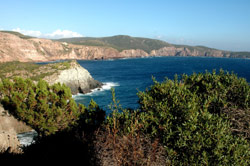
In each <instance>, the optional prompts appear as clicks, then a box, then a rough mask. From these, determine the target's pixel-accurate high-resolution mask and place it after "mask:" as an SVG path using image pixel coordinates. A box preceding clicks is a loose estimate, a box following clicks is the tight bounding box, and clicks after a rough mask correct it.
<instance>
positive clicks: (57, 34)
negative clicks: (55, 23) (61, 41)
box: [45, 29, 83, 39]
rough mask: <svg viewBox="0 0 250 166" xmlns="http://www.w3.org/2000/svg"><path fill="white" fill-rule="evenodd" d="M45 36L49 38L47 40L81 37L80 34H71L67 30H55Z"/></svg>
mask: <svg viewBox="0 0 250 166" xmlns="http://www.w3.org/2000/svg"><path fill="white" fill-rule="evenodd" d="M45 36H47V37H49V38H54V39H58V38H69V37H83V36H82V35H81V34H79V33H77V32H72V31H69V30H60V29H58V30H56V31H54V32H52V33H49V34H45Z"/></svg>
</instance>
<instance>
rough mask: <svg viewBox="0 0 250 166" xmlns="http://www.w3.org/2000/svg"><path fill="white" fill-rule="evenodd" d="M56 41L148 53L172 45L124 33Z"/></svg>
mask: <svg viewBox="0 0 250 166" xmlns="http://www.w3.org/2000/svg"><path fill="white" fill-rule="evenodd" d="M58 41H63V42H68V43H72V44H78V45H88V46H102V47H112V48H114V49H117V50H118V51H123V50H129V49H141V50H143V51H145V52H147V53H150V52H151V51H152V50H158V49H160V48H163V47H169V46H173V45H171V44H169V43H167V42H164V41H161V40H156V39H148V38H139V37H130V36H125V35H118V36H112V37H102V38H92V37H80V38H64V39H59V40H58Z"/></svg>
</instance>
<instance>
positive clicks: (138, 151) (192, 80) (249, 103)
mask: <svg viewBox="0 0 250 166" xmlns="http://www.w3.org/2000/svg"><path fill="white" fill-rule="evenodd" d="M112 94H113V103H112V104H111V110H112V113H111V114H110V115H108V116H107V117H106V119H105V118H104V117H105V113H104V111H103V110H102V109H100V108H99V107H98V105H97V104H96V103H95V102H94V101H91V102H90V105H89V106H88V107H85V106H83V105H76V103H75V102H74V101H73V100H72V98H71V93H70V90H69V89H68V88H67V87H65V86H64V85H60V84H56V85H53V86H49V85H47V83H45V82H43V81H39V82H38V84H37V85H35V84H33V83H32V82H31V81H30V80H22V79H15V80H14V81H13V82H10V81H9V80H4V81H3V83H2V84H0V97H1V99H2V101H1V102H2V103H3V105H4V106H5V107H6V108H9V110H11V112H12V114H14V115H15V116H16V117H18V118H19V119H21V120H23V121H25V122H26V123H28V124H29V125H31V126H32V127H33V128H35V129H36V130H37V131H39V132H40V133H41V134H42V135H50V136H49V137H45V138H43V139H42V140H40V141H37V143H36V144H35V145H32V146H30V148H27V149H26V152H27V153H26V155H28V158H29V155H31V156H33V155H35V154H36V153H33V152H34V151H35V152H36V151H39V149H40V148H42V147H45V145H50V144H51V146H46V147H47V148H45V149H43V150H44V151H45V152H44V153H47V152H46V149H48V148H50V147H53V146H52V145H54V144H55V143H54V142H56V139H59V137H58V136H60V137H61V136H65V134H66V136H65V138H67V139H65V140H66V142H67V145H69V146H68V147H67V148H66V149H69V152H65V153H64V152H61V151H63V149H61V148H59V149H60V153H59V154H61V153H63V155H66V154H67V153H70V154H71V152H70V151H74V148H73V147H72V146H75V145H76V146H78V147H76V149H78V151H79V152H82V153H87V155H86V154H84V155H86V156H88V157H86V160H88V159H89V161H88V162H89V163H95V164H97V165H98V164H99V165H100V164H103V165H105V163H106V164H108V163H111V164H114V165H249V164H250V151H249V149H250V142H249V135H250V134H249V133H250V132H249V129H250V125H249V123H250V112H249V111H250V108H249V107H250V87H249V84H248V83H247V82H246V80H244V79H242V78H238V77H237V76H236V75H235V74H233V73H227V72H224V71H222V70H221V71H220V72H219V73H216V72H215V71H214V72H212V73H208V72H206V73H204V74H192V75H190V76H187V75H183V76H181V77H180V78H178V76H176V78H175V79H174V80H169V79H166V80H165V81H164V82H162V83H159V82H157V81H155V80H154V84H153V85H152V86H151V87H150V88H149V89H147V90H146V91H145V92H139V94H138V96H139V101H138V102H139V104H140V107H139V109H138V110H127V109H123V108H122V107H121V106H120V105H119V102H118V101H117V100H116V99H115V94H114V91H113V93H112ZM70 126H74V127H73V128H72V127H70ZM69 128H70V129H71V130H70V131H69V130H68V129H69ZM57 131H60V132H57ZM65 131H66V133H65ZM53 133H55V135H54V134H53ZM53 135H54V136H53ZM72 135H75V136H73V138H71V136H72ZM49 138H52V140H53V141H52V142H50V141H51V139H49ZM71 139H72V141H74V143H73V142H72V144H71V143H70V140H71ZM44 140H45V141H44ZM79 140H80V142H78V141H79ZM61 141H62V142H61V143H60V144H64V140H63V139H62V140H61ZM66 142H65V143H66ZM82 143H83V144H82ZM58 146H60V145H57V146H55V147H54V148H55V149H54V151H55V153H56V149H57V148H58ZM62 146H63V145H62ZM32 147H35V148H34V149H33V148H32ZM37 147H38V148H37ZM79 147H84V148H85V149H84V150H83V151H81V149H79ZM42 153H43V152H42ZM37 154H39V156H40V155H43V154H41V153H37ZM53 154H54V153H53ZM70 154H69V156H70ZM72 154H74V153H72ZM76 154H78V153H76ZM36 156H37V155H36ZM26 157H27V156H26ZM72 157H73V156H72ZM78 157H80V156H79V155H78ZM90 160H91V161H90ZM93 161H94V162H93Z"/></svg>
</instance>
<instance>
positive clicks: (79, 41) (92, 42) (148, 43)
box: [57, 35, 250, 58]
mask: <svg viewBox="0 0 250 166" xmlns="http://www.w3.org/2000/svg"><path fill="white" fill-rule="evenodd" d="M57 41H61V42H68V43H72V44H76V45H86V46H101V47H112V48H114V49H116V50H118V51H123V50H129V49H141V50H144V51H145V52H147V53H148V54H150V52H151V51H152V50H158V49H160V48H163V47H170V46H172V47H175V48H188V49H189V50H190V51H194V50H197V51H200V52H208V53H209V52H211V51H216V50H218V49H214V48H209V47H205V46H188V45H176V44H170V43H167V42H165V41H161V40H157V39H149V38H141V37H131V36H126V35H117V36H111V37H100V38H94V37H76V38H63V39H58V40H57ZM223 54H224V55H229V56H228V57H232V58H250V52H233V51H223Z"/></svg>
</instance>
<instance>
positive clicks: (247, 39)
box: [0, 0, 250, 51]
mask: <svg viewBox="0 0 250 166" xmlns="http://www.w3.org/2000/svg"><path fill="white" fill-rule="evenodd" d="M0 1H1V3H0V4H1V5H0V30H13V31H18V32H21V33H23V34H26V35H31V36H36V37H42V38H51V39H53V38H63V37H105V36H114V35H129V36H134V37H147V38H154V39H160V40H163V41H166V42H169V43H173V44H185V45H203V46H207V47H212V48H217V49H222V50H229V51H250V0H0Z"/></svg>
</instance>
